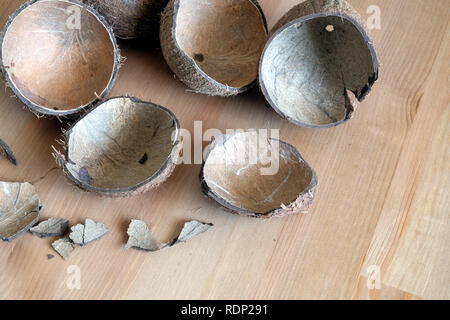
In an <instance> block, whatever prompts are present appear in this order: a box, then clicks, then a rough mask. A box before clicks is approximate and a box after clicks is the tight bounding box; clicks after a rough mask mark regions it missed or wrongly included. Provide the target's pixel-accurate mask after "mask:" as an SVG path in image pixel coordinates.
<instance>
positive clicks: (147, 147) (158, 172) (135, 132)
mask: <svg viewBox="0 0 450 320" xmlns="http://www.w3.org/2000/svg"><path fill="white" fill-rule="evenodd" d="M65 136H66V155H65V156H63V155H61V154H59V153H56V154H55V157H56V159H57V161H58V163H59V165H60V166H61V167H62V169H63V170H64V173H65V174H66V175H67V176H68V177H69V179H70V180H72V181H73V182H74V183H75V184H76V185H78V186H79V187H80V188H82V189H84V190H87V191H92V192H97V193H100V194H102V195H108V196H129V195H133V194H137V193H142V192H145V191H148V190H150V189H154V188H157V187H158V186H159V185H160V184H162V183H163V182H164V181H165V180H166V179H167V178H168V177H169V176H170V175H171V174H172V172H173V170H174V169H175V166H176V163H177V161H178V159H179V156H180V150H181V143H180V136H181V135H180V123H179V122H178V120H177V118H176V117H175V115H174V114H173V113H172V112H171V111H170V110H168V109H166V108H164V107H161V106H159V105H156V104H153V103H151V102H144V101H141V100H139V99H137V98H132V97H117V98H111V99H109V100H106V101H104V102H102V103H101V104H99V105H98V106H96V107H95V108H94V109H93V110H91V111H90V112H89V113H87V114H86V115H84V116H83V117H82V118H81V119H79V120H78V122H76V123H75V124H74V125H73V126H72V127H71V128H70V129H69V130H67V132H66V134H65Z"/></svg>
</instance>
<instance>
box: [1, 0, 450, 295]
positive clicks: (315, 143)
mask: <svg viewBox="0 0 450 320" xmlns="http://www.w3.org/2000/svg"><path fill="white" fill-rule="evenodd" d="M23 2H24V1H23V0H11V1H2V2H1V4H0V24H1V25H4V23H5V21H6V19H7V17H8V16H9V15H10V14H11V13H12V12H13V11H14V10H15V9H16V8H17V7H18V6H19V5H20V4H21V3H23ZM260 2H261V5H262V7H263V10H264V12H265V13H266V15H267V18H268V22H269V25H270V26H272V25H273V24H274V23H275V22H276V20H277V19H278V18H279V17H281V15H282V14H283V13H285V12H286V11H287V10H288V9H289V8H290V7H292V5H294V4H296V3H297V2H298V1H296V0H283V1H275V0H261V1H260ZM350 2H351V4H352V5H354V6H355V8H356V9H357V10H358V11H359V12H361V13H362V16H363V17H365V18H367V17H368V15H367V14H366V9H367V8H368V6H370V5H378V6H379V7H380V8H381V18H382V20H381V30H373V32H372V33H373V36H374V43H375V46H376V48H377V50H378V54H379V58H380V61H381V74H380V76H381V77H380V81H379V82H378V83H377V84H376V85H375V86H374V88H373V91H372V94H371V95H370V96H369V97H368V98H367V99H366V101H365V102H364V103H362V105H361V107H360V108H359V109H358V110H357V112H356V114H355V117H354V119H352V120H351V121H349V122H348V123H346V124H344V125H342V126H339V127H337V128H332V129H326V130H313V129H305V128H299V127H296V126H294V125H292V124H289V123H287V122H285V121H282V120H281V119H280V118H279V117H278V116H277V115H276V114H275V112H273V111H272V110H270V109H268V108H267V107H266V105H265V102H264V99H263V98H262V97H261V95H260V94H259V93H258V92H257V90H253V91H252V92H249V93H246V94H243V95H241V96H238V97H234V98H228V99H226V98H217V97H208V96H202V95H197V94H193V93H190V92H188V91H187V89H186V87H185V86H184V85H183V84H182V83H180V82H179V81H177V80H175V79H174V77H173V74H172V72H171V71H170V70H169V68H168V67H167V65H166V64H165V62H164V60H163V58H162V55H161V53H160V52H159V51H149V50H146V49H142V48H135V47H133V46H132V45H130V44H127V43H124V42H122V43H120V45H121V49H122V54H123V55H124V56H126V57H127V61H126V63H125V64H124V66H123V67H122V69H121V70H120V74H119V78H118V80H117V82H116V85H115V87H114V89H113V91H112V92H111V94H110V96H117V95H122V94H125V93H127V94H130V95H135V96H137V97H139V98H141V99H143V100H149V101H153V102H154V103H157V104H161V105H164V106H166V107H168V108H170V109H171V110H172V111H173V112H174V113H175V114H176V115H177V117H178V118H179V119H180V121H181V123H182V126H183V127H184V128H186V129H188V130H190V131H191V132H193V128H194V121H197V120H198V121H200V120H201V121H202V122H203V123H202V124H203V129H204V130H206V129H208V128H218V129H221V130H225V129H227V128H244V129H245V128H278V129H280V135H281V137H280V138H281V139H283V140H285V141H288V142H290V143H292V144H293V145H294V146H295V147H296V148H297V149H298V150H300V152H301V153H302V155H303V156H304V158H305V159H306V160H307V161H308V162H309V163H310V164H311V165H312V166H313V167H314V168H315V169H316V170H317V172H318V175H319V180H320V190H319V195H318V197H317V199H316V202H315V204H314V205H313V207H312V208H311V209H310V210H309V213H308V214H305V215H301V216H295V217H287V218H283V219H275V220H269V221H257V220H253V219H248V218H244V217H238V216H234V215H231V214H228V213H226V212H224V211H223V210H221V209H220V208H219V207H218V206H217V205H216V204H215V203H213V202H211V201H209V200H208V199H206V198H204V197H203V196H202V195H201V192H200V186H199V183H198V171H199V169H200V167H199V166H198V165H181V166H179V167H178V168H177V169H176V170H175V173H174V174H173V175H172V176H171V177H170V179H169V180H168V181H167V182H166V183H165V184H164V185H163V186H162V187H161V188H160V189H158V190H156V191H153V192H150V193H146V194H144V195H141V196H137V197H133V198H127V199H109V198H101V197H98V196H96V195H93V194H89V193H85V192H82V191H81V190H79V189H77V188H75V187H73V186H72V185H71V184H70V183H69V182H68V181H67V180H66V179H65V178H64V177H63V175H62V174H61V172H60V171H59V170H57V169H56V164H55V161H54V160H53V158H52V156H51V152H52V149H51V146H52V145H56V142H55V140H56V139H57V138H59V137H60V135H61V124H60V122H59V121H58V120H57V119H37V118H36V117H35V116H34V115H33V114H32V113H31V112H29V111H28V110H25V109H24V108H23V106H22V104H21V103H20V102H19V101H18V100H17V99H15V98H13V97H11V95H12V93H11V91H10V90H9V89H4V90H3V89H2V90H0V137H1V138H2V139H3V140H5V141H6V142H7V143H8V144H9V145H10V146H11V148H12V149H13V151H14V153H15V155H16V156H17V159H18V161H19V166H18V167H17V168H16V167H14V166H12V165H11V164H10V163H9V162H8V161H6V160H4V159H0V180H6V181H30V182H33V183H34V184H35V185H36V188H37V191H38V193H39V195H40V198H41V201H42V203H43V206H44V207H43V210H42V212H41V213H42V216H43V217H44V218H45V217H60V218H65V219H69V220H70V221H71V223H72V224H76V223H80V222H82V221H84V220H85V218H92V219H94V220H96V221H101V222H103V223H105V224H106V225H107V226H108V227H109V229H110V233H109V234H108V235H107V236H106V237H105V238H104V239H102V240H101V241H99V242H97V243H94V244H91V245H89V246H87V247H84V248H82V249H77V250H75V252H74V254H73V255H72V256H71V257H70V259H69V260H68V261H64V260H62V259H60V258H59V257H57V258H55V259H52V260H48V259H47V254H49V253H53V250H52V248H51V242H52V240H53V239H39V238H36V237H34V236H32V235H31V234H26V235H24V236H23V237H22V238H20V239H18V240H16V241H14V242H12V243H3V242H2V243H0V299H13V298H20V299H24V298H25V299H27V298H36V299H57V298H80V299H104V298H112V299H133V298H139V299H161V298H177V299H178V298H185V299H206V298H214V299H215V298H226V299H227V298H235V299H236V298H245V299H253V298H261V299H288V298H289V299H304V298H307V299H325V298H330V299H352V298H353V299H433V298H438V299H450V252H449V250H448V243H449V242H450V215H449V213H450V197H449V189H450V173H449V172H450V170H449V169H450V168H449V163H450V150H449V141H450V126H449V120H450V119H449V112H450V108H449V102H450V101H449V99H450V95H449V91H448V88H449V87H450V83H449V76H448V75H449V61H450V59H449V58H450V48H449V43H450V39H449V36H450V35H449V19H450V7H449V6H448V2H447V1H446V0H430V1H422V0H351V1H350ZM131 219H142V220H144V221H146V222H147V223H148V224H149V225H150V227H151V229H152V231H153V233H154V235H155V236H156V237H157V238H158V239H159V240H160V241H166V240H169V239H171V238H172V236H173V235H174V234H175V233H176V232H177V231H179V230H180V229H181V228H182V226H183V223H184V222H185V221H186V220H189V219H198V220H202V221H205V222H212V223H214V224H215V226H214V228H212V229H211V230H210V231H208V232H207V233H205V234H203V235H201V236H200V237H198V238H195V239H192V240H191V241H189V242H188V243H185V244H181V245H179V246H177V247H174V248H170V249H168V250H163V251H160V252H157V253H145V252H139V251H135V250H125V249H124V245H125V243H126V240H127V237H126V229H127V226H128V223H129V221H130V220H131ZM71 265H76V266H78V267H80V271H81V288H80V289H79V290H70V289H68V287H67V285H66V281H67V280H68V278H69V277H70V275H69V274H68V273H67V270H68V269H67V268H68V267H69V266H71ZM371 266H379V268H380V270H381V289H380V290H370V289H368V288H367V285H366V283H367V277H369V274H368V273H369V272H368V270H369V269H370V267H371Z"/></svg>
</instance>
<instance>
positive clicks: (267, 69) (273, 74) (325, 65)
mask: <svg viewBox="0 0 450 320" xmlns="http://www.w3.org/2000/svg"><path fill="white" fill-rule="evenodd" d="M273 30H274V31H273V32H274V33H273V34H272V35H271V37H270V39H269V40H268V42H267V44H266V47H265V48H264V51H263V55H262V58H261V62H260V72H259V73H260V77H259V80H260V86H261V90H262V92H263V94H264V96H265V97H266V99H267V101H268V102H269V104H270V105H271V106H272V107H273V108H274V109H275V110H276V111H277V112H278V113H279V114H280V115H281V116H282V117H284V118H286V119H287V120H289V121H291V122H293V123H295V124H296V125H299V126H305V127H312V128H325V127H332V126H336V125H338V124H341V123H343V122H345V121H347V120H349V119H350V118H351V116H352V113H353V111H354V110H355V108H356V107H357V102H360V101H362V100H363V99H364V98H365V97H366V96H367V94H368V93H369V91H370V90H371V88H372V86H373V84H374V83H375V81H376V80H377V79H378V60H377V56H376V53H375V49H374V46H373V43H372V40H371V38H370V36H369V33H368V31H367V28H366V26H365V23H364V22H363V21H362V19H361V17H360V16H359V14H358V13H357V12H356V11H355V10H354V9H353V8H352V7H351V6H350V5H349V4H348V3H347V2H346V1H345V0H308V1H306V2H303V3H301V4H299V5H297V6H295V7H294V8H292V9H291V10H290V11H289V12H288V13H287V14H286V15H285V16H284V17H283V18H281V20H280V21H279V22H278V23H277V24H276V25H275V27H274V28H273ZM353 96H354V97H353ZM355 98H356V99H355ZM355 100H357V101H355Z"/></svg>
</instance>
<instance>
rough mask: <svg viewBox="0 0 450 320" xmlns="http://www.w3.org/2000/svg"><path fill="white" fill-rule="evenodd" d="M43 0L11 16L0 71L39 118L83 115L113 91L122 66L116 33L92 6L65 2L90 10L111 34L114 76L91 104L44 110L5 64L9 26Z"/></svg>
mask: <svg viewBox="0 0 450 320" xmlns="http://www.w3.org/2000/svg"><path fill="white" fill-rule="evenodd" d="M39 1H41V0H30V1H28V2H26V3H25V4H23V5H22V6H21V7H20V8H19V9H17V10H16V11H15V12H14V13H13V15H11V16H10V18H9V20H8V22H7V23H6V25H5V27H4V28H3V31H2V32H1V34H0V69H1V71H2V74H3V77H4V79H5V82H6V83H7V86H8V87H10V88H11V90H12V91H13V92H14V94H15V96H16V97H17V98H18V99H19V100H20V101H21V102H22V103H23V104H24V105H25V106H26V107H27V108H28V109H30V111H31V112H33V113H34V114H36V115H37V116H38V117H41V116H57V117H64V116H71V115H78V114H80V113H82V112H83V111H86V110H87V109H89V108H90V107H92V106H93V105H95V104H96V103H97V102H98V101H100V100H101V99H103V98H104V97H106V95H107V94H108V93H109V92H110V91H111V89H112V87H113V86H114V83H115V81H116V78H117V74H118V71H119V68H120V65H121V55H120V49H119V47H118V45H117V41H116V38H115V36H114V32H113V29H112V28H111V27H110V25H109V24H108V22H107V21H106V20H105V18H104V17H103V16H102V15H100V14H99V13H98V12H97V11H96V10H94V9H93V8H92V7H91V6H88V5H86V4H84V3H82V2H80V1H77V0H64V1H65V2H69V3H73V4H76V5H79V6H81V7H82V8H84V9H86V10H88V11H89V12H91V13H92V14H93V15H94V16H95V17H96V18H97V19H98V20H99V21H100V22H101V24H102V25H103V26H104V27H105V29H106V30H107V32H108V33H109V36H110V38H111V42H112V44H113V46H114V68H113V71H112V75H111V78H110V81H109V83H108V85H107V86H106V88H105V89H104V90H103V92H100V93H98V95H97V99H94V100H93V101H91V102H90V103H88V104H86V105H83V106H79V107H77V108H74V109H71V110H54V109H49V108H44V107H42V106H40V105H38V104H36V103H34V102H32V101H30V100H29V99H27V98H26V97H25V96H24V95H23V94H22V93H21V92H20V91H19V90H18V89H17V88H16V87H15V86H14V85H13V82H12V80H11V78H10V76H9V74H8V72H7V70H6V67H5V63H4V61H3V52H2V51H3V50H2V47H3V40H4V38H5V35H6V32H7V31H8V28H9V26H10V25H11V23H12V22H13V21H14V19H15V18H16V17H17V16H18V15H19V14H20V13H21V12H22V11H24V10H25V9H27V8H28V7H30V6H31V5H33V4H34V3H36V2H39Z"/></svg>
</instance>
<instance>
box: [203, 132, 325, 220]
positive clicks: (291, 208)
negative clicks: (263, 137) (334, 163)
mask: <svg viewBox="0 0 450 320" xmlns="http://www.w3.org/2000/svg"><path fill="white" fill-rule="evenodd" d="M225 139H227V138H226V137H225ZM220 140H223V139H220ZM271 140H276V139H271ZM276 141H278V142H279V143H280V144H283V145H284V146H286V147H287V148H289V149H290V150H291V151H292V152H293V154H295V155H296V157H297V158H298V159H299V160H301V161H303V162H304V163H305V164H306V165H307V167H308V168H309V169H310V170H311V172H312V179H311V182H310V184H309V186H308V187H307V188H306V189H305V190H304V191H303V192H301V193H300V194H299V195H298V196H297V198H295V199H294V200H292V201H291V202H290V203H289V204H287V205H284V206H280V208H278V209H275V210H272V211H269V212H266V213H256V212H252V211H249V210H246V209H243V208H239V207H236V206H234V205H232V204H230V203H229V202H228V201H226V200H225V199H223V198H222V197H220V196H219V195H218V194H217V193H215V192H214V191H213V190H212V189H211V188H210V187H209V186H208V184H207V182H206V179H205V174H204V169H205V164H206V162H207V160H208V157H209V155H210V153H211V150H213V149H214V148H215V147H216V146H217V143H218V139H217V138H213V139H212V142H211V144H210V145H209V146H208V147H207V151H206V156H205V160H204V161H203V165H202V168H201V170H200V174H199V178H200V187H201V190H202V192H203V194H204V195H205V196H206V197H207V198H209V199H212V200H214V201H216V202H217V203H219V204H220V205H221V206H222V207H223V208H225V209H226V210H227V211H229V212H231V213H233V214H237V215H240V216H244V217H250V218H258V219H270V218H282V217H285V216H288V215H298V214H302V213H305V210H306V209H307V208H308V207H309V206H311V204H312V203H313V202H314V199H315V197H316V195H317V192H318V190H319V180H318V177H317V174H316V172H315V170H314V169H313V168H311V166H309V164H308V163H307V162H306V161H305V160H304V159H303V157H302V156H301V154H300V153H299V152H298V150H297V149H296V148H295V147H294V146H292V145H291V144H289V143H286V142H284V141H282V140H276Z"/></svg>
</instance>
